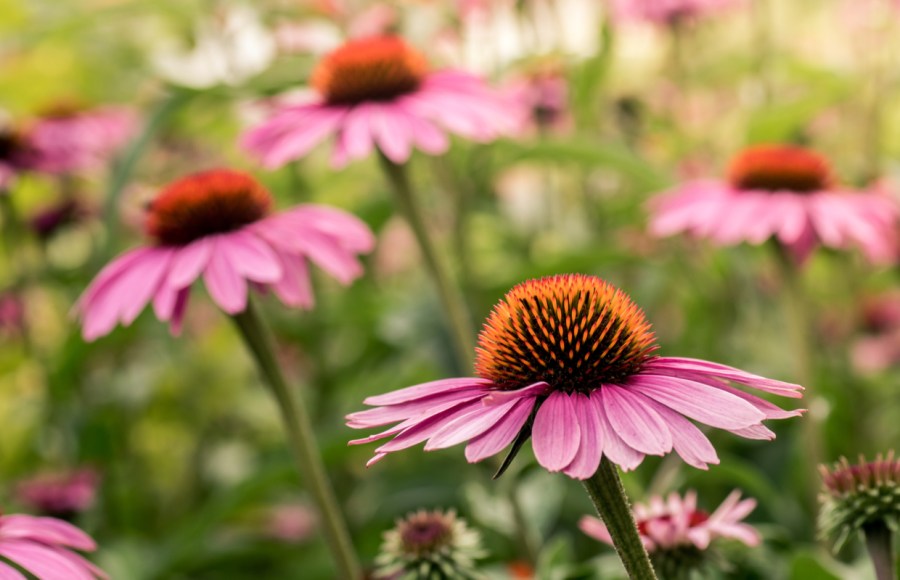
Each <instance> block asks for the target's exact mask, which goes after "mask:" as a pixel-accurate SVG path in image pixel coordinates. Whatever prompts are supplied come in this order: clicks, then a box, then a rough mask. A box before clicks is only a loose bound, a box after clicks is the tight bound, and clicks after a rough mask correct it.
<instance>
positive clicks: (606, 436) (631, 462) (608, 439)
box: [589, 388, 644, 471]
mask: <svg viewBox="0 0 900 580" xmlns="http://www.w3.org/2000/svg"><path fill="white" fill-rule="evenodd" d="M589 400H590V402H591V404H592V405H593V406H594V413H595V414H596V416H597V418H598V419H599V420H600V421H599V423H598V424H599V425H600V432H601V433H602V435H601V437H602V441H603V454H604V455H606V456H607V457H608V458H609V460H610V461H612V462H613V463H615V464H616V465H618V466H619V467H621V468H622V469H624V470H625V471H630V470H632V469H634V468H635V467H637V466H638V465H640V464H641V461H643V460H644V454H643V453H641V452H640V451H636V450H635V449H633V448H631V447H629V446H628V444H627V443H625V442H624V441H623V440H622V438H621V437H619V434H618V433H616V430H615V429H614V428H613V427H612V425H610V423H609V420H608V419H607V417H606V411H605V409H604V404H603V389H602V388H601V389H597V390H595V391H593V392H592V393H591V396H590V397H589Z"/></svg>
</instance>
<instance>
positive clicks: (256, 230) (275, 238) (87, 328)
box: [76, 169, 374, 340]
mask: <svg viewBox="0 0 900 580" xmlns="http://www.w3.org/2000/svg"><path fill="white" fill-rule="evenodd" d="M271 205H272V198H271V196H270V194H269V193H268V192H267V191H266V190H265V189H264V188H263V187H262V186H261V185H260V184H259V183H257V182H256V180H254V179H253V178H252V177H251V176H250V175H247V174H245V173H242V172H239V171H234V170H230V169H213V170H210V171H204V172H200V173H195V174H193V175H189V176H187V177H184V178H182V179H180V180H178V181H176V182H174V183H172V184H171V185H169V186H168V187H167V188H165V189H164V190H163V191H162V192H161V193H160V194H159V196H157V198H156V199H155V200H154V201H153V202H152V203H151V204H150V207H149V209H148V215H147V233H148V234H149V236H150V237H151V238H152V243H151V244H150V245H147V246H142V247H140V248H136V249H134V250H131V251H129V252H127V253H125V254H123V255H122V256H120V257H119V258H117V259H116V260H115V261H113V262H112V263H110V264H109V265H107V266H106V268H104V269H103V271H101V272H100V274H99V275H98V276H97V278H95V279H94V281H93V282H92V283H91V285H90V286H89V287H88V288H87V290H86V291H85V292H84V294H83V295H82V296H81V298H80V299H79V301H78V304H77V306H76V310H77V312H78V313H79V314H80V315H81V318H82V319H83V324H84V327H83V330H82V333H83V335H84V337H85V339H86V340H93V339H96V338H98V337H100V336H103V335H105V334H107V333H109V332H110V331H111V330H112V329H113V327H114V326H115V325H116V323H121V324H123V325H126V326H127V325H129V324H131V322H133V321H134V319H135V318H137V316H138V314H140V312H141V311H142V310H143V309H144V307H145V306H146V305H147V303H148V302H150V301H152V302H153V310H154V312H155V313H156V317H157V318H159V319H160V320H163V321H167V322H169V323H170V326H171V330H172V332H173V333H177V332H178V331H179V329H180V327H181V322H182V319H183V317H184V312H185V308H186V306H187V300H188V295H189V293H190V287H191V284H193V282H194V281H195V280H197V279H198V278H200V276H201V275H202V276H203V280H204V282H205V284H206V288H207V290H208V291H209V294H210V296H211V297H212V299H213V301H214V302H215V303H216V304H218V305H219V306H220V307H221V308H222V310H224V311H225V312H227V313H229V314H236V313H238V312H242V311H244V309H245V308H246V306H247V295H248V287H249V286H250V285H252V286H253V287H255V288H259V289H264V288H268V289H271V290H273V291H274V293H275V295H276V296H278V298H280V299H281V301H282V302H284V303H285V304H287V305H288V306H296V307H302V308H309V307H311V306H312V303H313V296H312V290H311V287H310V280H309V266H308V264H307V261H312V262H313V263H315V264H316V265H317V266H319V267H320V268H322V269H323V270H325V271H326V272H328V273H329V274H331V275H332V276H333V277H334V278H336V279H337V280H338V281H339V282H341V283H344V284H347V283H349V282H351V281H352V280H354V279H355V278H357V277H358V276H360V275H361V274H362V266H361V265H360V263H359V261H358V260H357V257H356V255H357V254H360V253H365V252H369V251H370V250H371V249H372V247H373V245H374V237H373V236H372V233H371V231H370V230H369V228H368V227H366V225H365V224H363V223H362V222H361V221H359V220H358V219H357V218H356V217H354V216H352V215H350V214H347V213H345V212H343V211H340V210H338V209H335V208H331V207H328V206H324V205H311V204H309V205H301V206H298V207H296V208H293V209H290V210H287V211H285V212H282V213H277V214H270V207H271Z"/></svg>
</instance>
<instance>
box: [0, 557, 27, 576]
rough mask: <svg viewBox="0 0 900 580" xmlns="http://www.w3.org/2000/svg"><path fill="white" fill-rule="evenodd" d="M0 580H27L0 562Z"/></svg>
mask: <svg viewBox="0 0 900 580" xmlns="http://www.w3.org/2000/svg"><path fill="white" fill-rule="evenodd" d="M0 580H28V579H27V578H25V576H24V575H23V574H22V573H21V572H19V571H18V570H16V569H15V568H13V567H12V566H10V565H9V564H7V563H5V562H2V561H0Z"/></svg>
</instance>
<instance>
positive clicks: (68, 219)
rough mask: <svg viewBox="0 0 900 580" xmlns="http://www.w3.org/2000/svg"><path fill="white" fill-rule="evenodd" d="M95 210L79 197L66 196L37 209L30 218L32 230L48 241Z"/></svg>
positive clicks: (41, 238) (42, 239)
mask: <svg viewBox="0 0 900 580" xmlns="http://www.w3.org/2000/svg"><path fill="white" fill-rule="evenodd" d="M92 213H93V211H92V210H91V208H89V207H88V206H87V205H86V204H85V203H84V202H83V201H82V200H80V199H78V198H74V197H71V198H66V199H63V200H61V201H59V202H57V203H55V204H53V205H49V206H47V207H45V208H43V209H41V210H39V211H37V212H36V213H35V214H34V215H32V216H31V218H30V219H29V220H28V226H29V227H30V228H31V231H32V232H34V234H35V235H36V236H37V237H38V238H39V239H40V240H41V241H47V240H49V239H50V238H52V237H53V236H54V235H56V234H57V233H59V232H60V231H61V230H63V229H64V228H66V227H68V226H71V225H73V224H77V223H79V222H81V221H82V220H84V219H86V218H88V217H90V216H91V215H92Z"/></svg>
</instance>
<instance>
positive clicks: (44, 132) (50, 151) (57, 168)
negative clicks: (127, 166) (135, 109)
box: [28, 104, 135, 174]
mask: <svg viewBox="0 0 900 580" xmlns="http://www.w3.org/2000/svg"><path fill="white" fill-rule="evenodd" d="M134 130H135V119H134V115H133V114H132V113H131V111H128V110H126V109H123V108H120V107H97V108H94V109H85V108H81V107H79V106H72V105H71V104H61V105H59V106H56V107H53V108H52V109H48V110H47V111H45V112H44V113H43V114H42V115H41V116H40V117H39V118H38V119H37V120H36V121H35V122H34V123H33V124H32V125H31V126H30V128H29V132H28V135H29V141H30V144H31V146H32V148H33V149H34V150H35V152H36V155H37V156H36V160H35V162H34V168H35V169H36V170H37V171H42V172H44V173H52V174H58V173H72V172H79V171H87V170H91V169H96V168H97V167H101V166H102V165H103V163H105V162H107V161H108V160H109V158H110V157H111V156H112V155H114V154H115V153H116V151H118V150H119V149H120V148H121V147H122V146H123V145H124V144H125V143H126V142H127V141H128V140H129V139H131V137H132V135H133V134H134Z"/></svg>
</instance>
